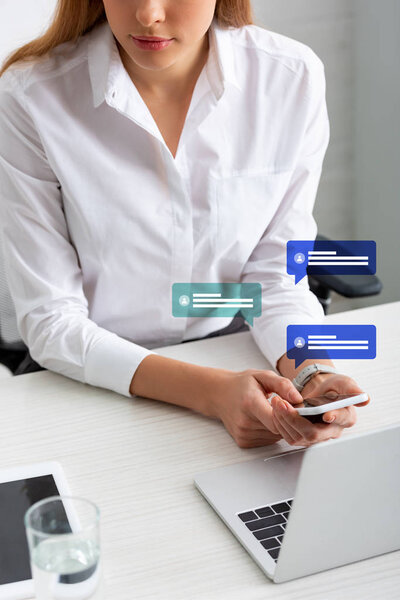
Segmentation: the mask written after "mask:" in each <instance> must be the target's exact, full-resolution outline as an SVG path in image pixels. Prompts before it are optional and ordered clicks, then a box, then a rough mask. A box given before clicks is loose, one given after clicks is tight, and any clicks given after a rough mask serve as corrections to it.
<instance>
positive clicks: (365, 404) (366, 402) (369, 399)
mask: <svg viewBox="0 0 400 600" xmlns="http://www.w3.org/2000/svg"><path fill="white" fill-rule="evenodd" d="M370 401H371V398H370V397H369V396H368V400H366V401H365V402H360V404H355V405H354V406H367V404H369V403H370Z"/></svg>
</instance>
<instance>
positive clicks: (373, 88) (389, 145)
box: [0, 0, 400, 312]
mask: <svg viewBox="0 0 400 600" xmlns="http://www.w3.org/2000/svg"><path fill="white" fill-rule="evenodd" d="M55 5H56V0H34V1H33V0H0V61H3V60H4V58H5V56H6V54H8V52H10V51H11V50H12V49H14V48H16V47H18V46H19V45H22V44H23V43H25V42H27V41H29V40H30V39H32V38H33V37H35V36H37V35H38V34H40V33H41V32H43V31H44V30H45V29H46V26H47V24H48V22H49V21H50V18H51V15H52V13H53V11H54V8H55ZM253 7H254V15H255V20H256V24H258V25H260V26H263V27H266V28H268V29H271V30H273V31H277V32H280V33H282V34H284V35H287V36H289V37H293V38H295V39H298V40H300V41H302V42H304V43H306V44H308V45H309V46H311V48H313V50H314V51H315V52H316V53H317V54H318V55H319V57H320V58H321V59H322V61H323V62H324V64H325V71H326V78H327V102H328V111H329V117H330V122H331V141H330V145H329V148H328V151H327V154H326V158H325V164H324V171H323V175H322V178H321V183H320V187H319V191H318V196H317V201H316V207H315V217H316V220H317V223H318V226H319V231H320V232H321V233H323V234H326V235H328V236H330V237H332V238H336V239H376V240H377V242H378V257H379V272H378V275H379V276H380V277H381V279H382V280H383V283H384V286H385V290H384V293H383V294H382V295H381V296H379V297H372V298H370V299H366V300H364V301H363V302H362V301H359V300H353V301H349V300H346V299H341V298H336V297H335V298H334V304H333V306H332V312H334V311H337V310H346V309H347V308H354V307H356V306H359V305H365V304H376V303H378V302H381V301H391V300H399V299H400V291H399V288H400V269H399V266H398V262H397V258H398V255H399V250H400V245H399V236H398V233H397V232H398V230H399V228H400V202H399V189H400V180H399V173H400V165H398V158H397V157H398V153H399V147H400V133H399V128H400V117H399V114H398V113H399V109H400V100H399V96H400V77H399V68H398V65H399V64H400V16H399V12H400V0H379V2H378V1H377V0H253ZM377 40H378V45H377V43H376V42H377Z"/></svg>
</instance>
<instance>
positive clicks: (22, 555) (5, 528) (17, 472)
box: [0, 462, 71, 600]
mask: <svg viewBox="0 0 400 600" xmlns="http://www.w3.org/2000/svg"><path fill="white" fill-rule="evenodd" d="M58 495H62V496H65V495H66V496H69V495H71V494H70V491H69V488H68V484H67V482H66V479H65V475H64V472H63V470H62V467H61V465H60V464H59V463H57V462H45V463H37V464H32V465H24V466H19V467H10V468H7V469H0V599H1V600H3V599H4V600H24V599H26V598H32V597H33V596H34V594H35V591H34V585H33V580H32V573H31V567H30V561H29V549H28V542H27V539H26V533H25V525H24V515H25V513H26V511H27V510H28V508H29V507H30V506H32V504H34V503H35V502H38V501H39V500H43V499H44V498H48V497H49V496H58Z"/></svg>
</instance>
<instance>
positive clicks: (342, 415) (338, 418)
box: [322, 406, 357, 427]
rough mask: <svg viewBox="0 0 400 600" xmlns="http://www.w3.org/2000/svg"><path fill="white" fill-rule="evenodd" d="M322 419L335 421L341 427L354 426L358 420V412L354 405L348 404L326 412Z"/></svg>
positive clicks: (327, 421)
mask: <svg viewBox="0 0 400 600" xmlns="http://www.w3.org/2000/svg"><path fill="white" fill-rule="evenodd" d="M322 419H323V421H324V422H325V423H333V422H335V425H339V426H340V427H352V426H353V425H354V424H355V422H356V420H357V414H356V410H355V408H354V406H346V407H345V408H339V409H336V410H330V411H328V412H326V413H325V414H324V416H323V417H322Z"/></svg>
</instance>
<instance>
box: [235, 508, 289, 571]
mask: <svg viewBox="0 0 400 600" xmlns="http://www.w3.org/2000/svg"><path fill="white" fill-rule="evenodd" d="M292 500H293V498H289V499H288V500H284V501H283V502H276V503H275V504H270V505H269V506H262V507H261V508H254V509H253V510H248V511H246V512H243V513H238V517H239V519H241V520H242V521H243V523H244V524H245V525H246V527H247V528H248V529H250V531H251V532H252V533H253V535H254V537H255V538H256V539H257V540H259V542H260V544H261V545H262V546H263V547H264V548H265V549H266V550H267V552H268V554H269V555H270V556H272V558H273V559H274V561H275V562H276V561H277V559H278V555H279V550H280V549H281V544H282V539H283V535H284V533H285V529H286V523H287V520H288V516H289V511H290V508H291V506H292Z"/></svg>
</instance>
